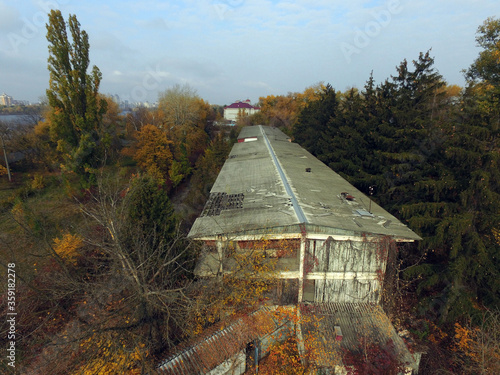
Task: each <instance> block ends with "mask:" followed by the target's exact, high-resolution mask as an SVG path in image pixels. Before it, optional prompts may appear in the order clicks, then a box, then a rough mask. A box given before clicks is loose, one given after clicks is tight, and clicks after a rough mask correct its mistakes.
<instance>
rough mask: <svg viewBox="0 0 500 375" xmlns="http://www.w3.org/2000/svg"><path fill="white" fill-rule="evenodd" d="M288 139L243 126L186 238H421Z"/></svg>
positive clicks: (274, 132)
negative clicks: (340, 236)
mask: <svg viewBox="0 0 500 375" xmlns="http://www.w3.org/2000/svg"><path fill="white" fill-rule="evenodd" d="M369 202H370V199H369V198H368V197H367V196H366V195H364V194H363V193H361V192H360V191H359V190H358V189H356V188H355V187H354V186H352V185H351V184H350V183H348V182H347V181H346V180H345V179H344V178H342V177H341V176H340V175H338V174H337V173H335V172H334V171H332V170H331V169H330V168H329V167H327V166H326V165H325V164H323V163H322V162H321V161H319V160H318V159H316V158H315V157H314V156H312V155H311V154H310V153H309V152H307V151H306V150H304V149H303V148H302V147H300V146H299V145H298V144H295V143H292V142H290V140H289V138H288V136H286V135H285V134H284V133H283V132H281V131H280V130H279V129H276V128H272V127H266V126H260V125H259V126H251V127H245V128H243V130H242V131H241V133H240V135H239V142H238V143H237V144H235V145H234V146H233V148H232V150H231V153H230V155H229V157H228V159H227V160H226V162H225V164H224V166H223V167H222V170H221V172H220V173H219V176H218V177H217V180H216V182H215V184H214V186H213V187H212V190H211V194H210V198H209V200H208V201H207V204H206V205H205V209H204V211H203V213H202V214H201V215H200V217H198V218H197V219H196V221H195V223H194V224H193V227H192V228H191V231H190V233H189V237H191V238H195V239H196V238H197V239H213V238H216V237H217V236H218V235H228V236H229V237H231V236H235V237H237V236H241V235H245V234H247V235H255V236H259V235H269V234H270V233H273V234H274V235H277V234H279V233H283V234H285V233H286V234H287V235H288V236H289V237H290V236H293V235H294V234H297V236H300V234H301V233H303V232H304V231H306V232H307V233H309V234H313V233H317V234H322V235H345V236H361V235H362V234H364V235H386V236H391V237H393V238H395V239H396V240H398V241H413V240H419V239H421V238H420V237H419V236H418V235H417V234H415V233H414V232H413V231H411V230H410V229H409V228H408V227H407V226H406V225H404V224H402V223H401V222H400V221H399V220H398V219H396V218H395V217H394V216H393V215H391V214H389V213H388V212H387V211H385V210H384V209H383V208H382V207H380V206H379V205H377V204H376V203H375V202H372V203H371V209H370V204H369Z"/></svg>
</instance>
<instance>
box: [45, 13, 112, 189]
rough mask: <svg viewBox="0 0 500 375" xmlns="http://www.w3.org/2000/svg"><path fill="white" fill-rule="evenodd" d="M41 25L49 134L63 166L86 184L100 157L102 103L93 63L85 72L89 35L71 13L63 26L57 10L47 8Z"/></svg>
mask: <svg viewBox="0 0 500 375" xmlns="http://www.w3.org/2000/svg"><path fill="white" fill-rule="evenodd" d="M46 26H47V41H48V42H49V46H48V49H49V58H48V69H49V72H50V82H49V87H50V88H49V89H48V90H47V97H48V100H49V105H50V107H51V111H50V114H49V118H48V121H49V123H50V134H51V137H52V139H53V141H54V142H57V149H58V151H60V152H61V154H62V155H63V160H64V167H65V169H67V170H71V171H73V172H75V173H77V174H78V175H80V176H81V177H83V180H84V181H85V182H86V183H88V181H91V180H92V176H93V170H94V169H95V168H96V167H97V166H98V165H99V164H100V163H101V162H102V158H103V156H104V155H103V154H104V152H103V151H104V150H103V147H104V146H103V145H102V144H101V142H100V140H101V139H100V138H101V136H102V134H101V133H102V132H101V129H100V128H101V125H102V117H103V114H104V113H105V112H106V108H107V104H106V101H105V100H104V99H103V98H101V97H99V84H100V82H101V77H102V75H101V72H100V71H99V69H98V68H97V67H96V66H94V67H93V68H92V71H91V72H90V73H87V70H88V68H89V40H88V39H89V38H88V35H87V33H86V32H85V31H84V30H80V23H79V22H78V20H77V18H76V16H75V15H70V16H69V19H68V23H67V24H66V22H65V21H64V19H63V17H62V15H61V11H59V10H52V11H51V12H50V13H49V23H48V24H47V25H46ZM67 29H69V35H68V31H67Z"/></svg>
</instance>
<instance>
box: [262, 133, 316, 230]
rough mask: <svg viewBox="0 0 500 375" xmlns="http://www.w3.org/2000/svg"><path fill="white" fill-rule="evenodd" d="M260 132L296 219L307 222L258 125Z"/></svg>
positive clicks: (267, 140)
mask: <svg viewBox="0 0 500 375" xmlns="http://www.w3.org/2000/svg"><path fill="white" fill-rule="evenodd" d="M259 129H260V132H261V133H262V138H263V139H264V142H265V143H266V146H267V150H268V151H269V154H270V155H271V159H272V160H273V163H274V166H275V167H276V169H277V170H278V174H279V175H280V178H281V182H282V183H283V185H284V186H285V190H286V192H287V193H288V195H289V196H290V197H291V198H290V200H291V201H292V206H293V209H294V211H295V215H297V219H298V220H299V223H300V224H302V223H304V224H309V221H308V220H307V218H306V215H305V214H304V211H302V207H300V204H299V202H298V200H297V197H296V196H295V194H294V192H293V191H292V188H291V186H290V184H289V183H288V179H287V178H286V176H285V172H284V171H283V168H282V167H281V163H280V161H279V160H278V157H277V156H276V154H275V152H274V149H273V146H272V145H271V142H269V139H268V138H267V134H266V133H265V131H264V128H263V127H262V125H259Z"/></svg>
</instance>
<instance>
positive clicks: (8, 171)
mask: <svg viewBox="0 0 500 375" xmlns="http://www.w3.org/2000/svg"><path fill="white" fill-rule="evenodd" d="M0 139H2V148H3V156H4V158H5V166H6V167H7V174H8V175H9V182H11V181H12V178H11V176H10V168H9V160H8V159H7V152H6V151H5V142H4V140H3V134H0Z"/></svg>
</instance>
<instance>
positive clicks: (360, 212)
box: [354, 208, 375, 217]
mask: <svg viewBox="0 0 500 375" xmlns="http://www.w3.org/2000/svg"><path fill="white" fill-rule="evenodd" d="M354 212H356V213H357V214H358V215H359V216H362V217H375V215H373V214H372V213H371V212H368V211H366V210H364V209H362V208H359V209H357V210H354Z"/></svg>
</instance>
